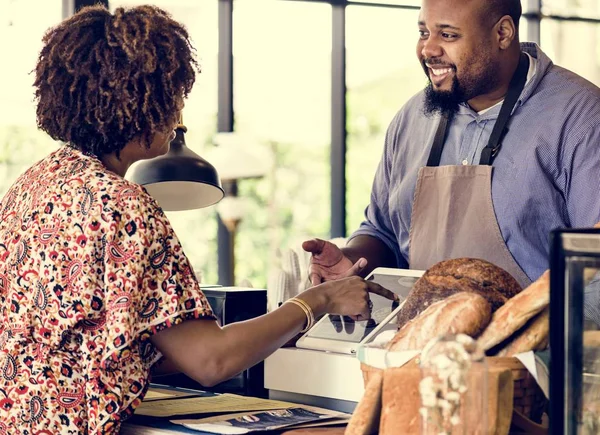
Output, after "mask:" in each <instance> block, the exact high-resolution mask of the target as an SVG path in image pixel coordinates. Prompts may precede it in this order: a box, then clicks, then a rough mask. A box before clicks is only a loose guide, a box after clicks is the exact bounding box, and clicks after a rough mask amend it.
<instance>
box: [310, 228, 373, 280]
mask: <svg viewBox="0 0 600 435" xmlns="http://www.w3.org/2000/svg"><path fill="white" fill-rule="evenodd" d="M302 249H304V250H305V251H306V252H310V253H311V254H312V256H311V258H310V266H309V268H308V276H309V278H310V282H311V284H312V285H318V284H321V283H322V282H324V281H333V280H337V279H341V278H347V277H349V276H353V275H358V274H359V273H360V272H361V271H362V270H363V269H364V268H365V266H366V265H367V260H366V259H365V258H359V259H358V261H357V262H356V263H354V264H352V261H351V260H350V259H349V258H348V257H346V256H345V255H344V253H343V252H342V251H341V250H340V248H338V247H337V246H336V245H334V244H333V243H331V242H328V241H325V240H321V239H312V240H307V241H306V242H304V243H302Z"/></svg>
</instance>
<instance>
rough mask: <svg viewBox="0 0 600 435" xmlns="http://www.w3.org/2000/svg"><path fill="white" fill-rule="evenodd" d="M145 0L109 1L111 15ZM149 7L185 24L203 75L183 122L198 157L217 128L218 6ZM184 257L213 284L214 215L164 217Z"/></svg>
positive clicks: (186, 0)
mask: <svg viewBox="0 0 600 435" xmlns="http://www.w3.org/2000/svg"><path fill="white" fill-rule="evenodd" d="M148 3H149V2H148V1H147V0H110V7H111V10H113V11H114V10H115V9H116V8H117V7H133V6H140V5H144V4H148ZM150 3H152V4H153V5H155V6H158V7H160V8H162V9H164V10H166V11H167V12H169V13H170V14H171V15H172V16H173V18H174V19H175V20H177V21H179V22H181V23H183V24H184V25H185V26H186V28H187V29H188V32H189V33H190V37H191V39H192V43H193V45H194V47H195V48H196V52H197V56H198V61H199V63H200V67H201V69H202V72H201V73H200V74H198V75H197V76H196V82H195V84H194V88H193V90H192V92H191V93H190V95H189V98H188V99H187V100H186V103H185V109H184V110H183V121H184V124H185V125H186V126H187V128H188V131H187V133H186V135H185V138H186V143H187V145H188V147H189V148H190V149H192V150H194V151H195V152H197V153H198V154H200V155H202V154H204V152H205V147H206V145H207V144H209V143H210V142H211V141H212V137H213V135H214V133H215V131H216V126H217V89H218V82H217V77H218V76H217V74H218V71H217V63H218V62H217V54H218V51H219V44H218V41H219V35H218V22H219V20H218V0H202V1H197V0H153V1H152V2H150ZM167 215H168V217H169V220H170V221H171V224H172V225H173V228H174V229H175V232H176V233H177V235H178V237H179V239H180V240H181V243H182V245H183V248H184V250H185V253H186V254H187V256H188V257H189V259H190V262H191V263H192V265H193V267H194V269H195V270H196V272H197V273H198V274H199V275H201V278H202V281H203V282H204V283H211V284H212V283H216V282H217V276H218V274H217V242H216V235H217V223H216V215H215V209H214V207H212V208H206V209H200V210H190V211H180V212H168V213H167Z"/></svg>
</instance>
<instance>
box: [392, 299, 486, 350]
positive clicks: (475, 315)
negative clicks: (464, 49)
mask: <svg viewBox="0 0 600 435" xmlns="http://www.w3.org/2000/svg"><path fill="white" fill-rule="evenodd" d="M491 316H492V307H491V304H490V303H489V302H488V301H487V300H486V299H485V298H484V297H483V296H480V295H478V294H476V293H469V292H461V293H456V294H454V295H452V296H450V297H448V298H447V299H445V300H442V301H438V302H436V303H434V304H433V305H431V306H430V307H429V308H427V309H426V310H425V311H423V312H422V313H421V314H419V316H417V317H416V318H414V319H413V320H411V321H410V322H408V323H407V324H406V325H404V327H403V328H402V329H401V330H400V331H398V332H397V333H396V335H395V336H394V338H392V340H390V342H389V343H388V345H387V349H388V350H392V351H404V350H422V349H423V348H424V347H425V345H426V344H427V343H428V342H429V341H430V340H431V339H433V338H435V337H438V336H440V335H443V334H467V335H470V336H471V337H477V335H478V334H479V333H480V332H481V331H482V330H483V329H484V328H485V327H486V325H487V324H488V323H489V321H490V319H491Z"/></svg>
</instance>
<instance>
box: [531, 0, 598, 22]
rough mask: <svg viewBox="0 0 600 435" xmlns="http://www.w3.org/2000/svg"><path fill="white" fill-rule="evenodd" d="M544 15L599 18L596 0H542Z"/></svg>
mask: <svg viewBox="0 0 600 435" xmlns="http://www.w3.org/2000/svg"><path fill="white" fill-rule="evenodd" d="M542 12H543V13H544V14H545V15H562V16H575V17H585V18H600V2H599V1H598V0H542Z"/></svg>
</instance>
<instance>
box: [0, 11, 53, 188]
mask: <svg viewBox="0 0 600 435" xmlns="http://www.w3.org/2000/svg"><path fill="white" fill-rule="evenodd" d="M32 10H35V12H36V13H35V14H32V13H31V11H32ZM61 18H62V1H61V0H44V1H41V0H25V1H17V0H6V1H0V41H2V42H1V43H0V59H2V60H3V67H2V80H1V81H0V102H1V104H0V198H1V197H2V196H4V193H5V192H6V190H8V188H9V187H10V186H11V184H12V183H13V182H14V180H15V179H16V178H17V177H18V176H19V175H20V174H21V173H22V172H23V171H24V170H25V169H26V168H27V167H29V166H30V165H31V164H33V163H34V162H36V161H37V160H39V159H41V158H43V157H44V156H46V154H48V153H49V152H51V151H53V150H54V149H56V146H57V145H58V144H56V143H55V142H54V141H53V140H52V139H51V138H50V137H49V136H48V135H46V133H44V132H42V131H40V130H38V129H37V127H36V120H35V104H34V92H35V90H34V88H33V81H34V75H33V74H32V73H31V72H32V71H33V69H34V68H35V65H36V61H37V56H38V53H39V51H40V50H41V48H42V36H43V35H44V32H45V31H46V30H47V29H48V28H49V27H50V26H53V25H56V24H58V23H59V22H60V20H61Z"/></svg>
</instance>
